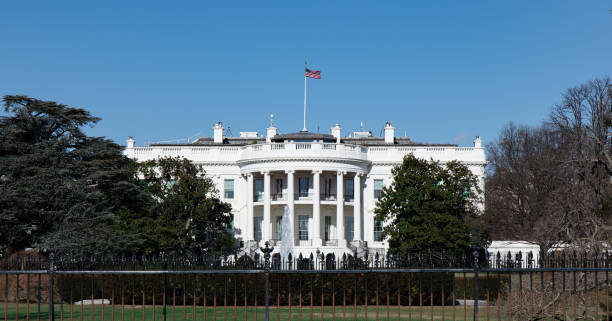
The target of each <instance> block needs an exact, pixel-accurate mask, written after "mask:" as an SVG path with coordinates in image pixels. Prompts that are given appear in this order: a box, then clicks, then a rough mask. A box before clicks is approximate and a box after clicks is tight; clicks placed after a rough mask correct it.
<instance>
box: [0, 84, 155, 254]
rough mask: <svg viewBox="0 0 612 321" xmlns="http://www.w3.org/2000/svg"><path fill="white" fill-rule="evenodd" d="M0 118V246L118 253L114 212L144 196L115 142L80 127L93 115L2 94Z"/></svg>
mask: <svg viewBox="0 0 612 321" xmlns="http://www.w3.org/2000/svg"><path fill="white" fill-rule="evenodd" d="M3 103H4V111H5V112H6V113H7V114H8V115H7V116H2V117H0V246H2V250H4V251H9V252H11V251H15V250H20V249H23V248H26V247H34V248H38V249H53V250H55V251H57V252H60V253H73V254H84V253H87V254H101V253H117V252H121V251H126V250H129V249H130V248H132V247H133V246H134V245H135V244H137V243H135V242H136V241H137V238H136V237H134V236H130V235H119V234H118V233H117V232H116V230H115V228H114V223H115V220H114V211H117V210H118V209H119V208H123V209H124V210H138V209H139V208H142V207H143V204H145V203H146V195H144V194H143V193H141V192H140V190H139V189H138V187H137V186H136V185H134V184H132V183H130V182H129V180H130V176H129V173H128V171H127V170H126V165H127V164H128V160H127V159H126V158H125V157H124V156H123V155H122V154H121V147H120V146H118V145H117V144H115V143H113V142H111V141H110V140H107V139H105V138H102V137H89V136H87V135H85V134H84V133H83V131H82V128H83V127H84V126H92V125H93V124H95V123H96V122H97V121H99V118H97V117H94V116H91V115H90V113H89V112H87V111H86V110H84V109H80V108H72V107H68V106H65V105H62V104H58V103H55V102H52V101H42V100H38V99H34V98H30V97H27V96H5V97H4V98H3Z"/></svg>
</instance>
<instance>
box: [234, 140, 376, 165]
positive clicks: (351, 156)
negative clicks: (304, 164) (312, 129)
mask: <svg viewBox="0 0 612 321" xmlns="http://www.w3.org/2000/svg"><path fill="white" fill-rule="evenodd" d="M367 154H368V153H367V148H366V147H363V146H358V145H350V144H335V143H320V142H308V143H298V142H285V143H267V144H255V145H248V146H244V147H242V149H241V154H240V161H239V162H250V161H254V160H260V159H275V158H279V159H281V158H282V159H286V158H296V157H299V158H301V157H312V158H323V159H325V158H332V159H347V160H359V161H367V159H368V157H367Z"/></svg>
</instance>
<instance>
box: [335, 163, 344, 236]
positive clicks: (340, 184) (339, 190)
mask: <svg viewBox="0 0 612 321" xmlns="http://www.w3.org/2000/svg"><path fill="white" fill-rule="evenodd" d="M336 195H337V197H336V199H337V203H336V239H338V246H346V239H345V238H344V172H342V171H338V175H336Z"/></svg>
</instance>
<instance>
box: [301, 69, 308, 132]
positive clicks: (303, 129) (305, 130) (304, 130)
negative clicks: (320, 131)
mask: <svg viewBox="0 0 612 321" xmlns="http://www.w3.org/2000/svg"><path fill="white" fill-rule="evenodd" d="M306 79H307V77H306V73H304V128H302V131H303V132H307V131H308V129H306Z"/></svg>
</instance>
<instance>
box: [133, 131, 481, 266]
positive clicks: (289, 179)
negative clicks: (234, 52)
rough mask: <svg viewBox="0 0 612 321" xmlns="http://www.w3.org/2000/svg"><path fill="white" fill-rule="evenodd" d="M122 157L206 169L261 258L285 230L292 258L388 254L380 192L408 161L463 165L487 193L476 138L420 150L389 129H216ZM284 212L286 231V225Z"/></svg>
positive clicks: (251, 248) (239, 233) (249, 248)
mask: <svg viewBox="0 0 612 321" xmlns="http://www.w3.org/2000/svg"><path fill="white" fill-rule="evenodd" d="M125 154H126V155H127V156H128V157H131V158H134V159H137V160H138V161H145V160H150V159H156V158H159V157H167V156H172V157H176V156H181V157H185V158H187V159H190V160H191V161H193V162H194V163H196V164H200V165H202V167H203V168H204V170H205V171H206V173H207V175H209V176H211V177H212V178H213V180H214V181H215V182H216V184H217V187H218V190H219V191H220V196H221V198H222V199H223V200H224V201H226V202H228V203H230V204H231V205H232V209H233V210H232V211H233V214H234V229H235V233H236V237H237V238H238V239H240V240H242V241H243V242H244V250H245V251H256V250H257V248H258V245H263V242H265V241H271V243H272V245H278V243H279V242H278V241H279V240H280V238H281V234H282V228H283V226H291V228H292V232H293V233H292V234H293V238H294V239H293V240H292V241H291V242H290V243H291V245H292V246H293V249H292V252H293V255H294V257H296V256H298V255H299V254H300V253H302V254H303V255H304V256H307V255H310V253H316V251H317V250H320V251H322V252H324V253H325V254H328V253H335V254H336V255H342V254H343V253H349V254H350V253H355V252H356V253H357V254H358V255H359V253H362V251H364V250H366V249H367V251H368V252H367V253H370V254H373V253H376V252H378V253H380V254H385V249H386V248H387V246H388V245H387V243H386V242H385V240H384V239H382V236H381V231H382V223H381V222H378V221H376V220H375V219H374V214H373V213H374V208H375V203H376V200H377V198H378V197H379V195H380V193H381V189H382V187H383V186H385V185H388V184H390V183H391V182H392V179H393V178H392V176H391V168H392V167H393V166H396V165H398V164H400V163H401V162H402V158H403V157H404V155H406V154H413V155H414V156H416V157H419V158H423V159H433V160H436V161H439V162H441V163H445V162H447V161H451V160H458V161H460V162H462V163H463V164H465V165H467V166H468V167H469V168H470V169H471V171H472V172H473V173H474V174H476V175H477V176H478V177H479V178H480V179H481V184H482V185H483V187H484V175H485V171H484V167H485V165H486V159H485V153H484V148H483V146H482V142H481V139H480V138H479V137H478V136H477V137H476V139H475V140H474V145H473V146H470V147H459V146H457V145H453V144H421V143H415V142H413V141H412V140H410V138H407V137H396V136H395V131H394V127H393V126H392V125H391V122H388V123H387V124H386V127H385V128H384V136H383V137H374V136H372V134H371V133H370V132H353V133H351V134H350V135H345V136H342V135H341V128H340V126H338V125H336V126H335V127H332V128H331V134H319V133H311V132H304V131H302V132H297V133H291V134H279V133H278V132H277V128H276V127H274V126H273V125H271V126H270V127H269V128H267V132H266V135H265V136H261V135H258V134H257V133H256V132H241V133H240V136H239V137H226V136H225V135H224V130H223V126H222V124H221V123H218V124H216V125H214V127H213V137H206V138H199V139H197V140H195V141H193V142H189V143H184V144H152V145H150V146H147V147H136V146H135V141H134V140H133V139H132V138H130V139H129V140H128V141H127V148H126V150H125ZM285 208H287V210H288V213H289V218H290V222H289V224H288V225H285V224H283V223H282V216H283V212H284V210H285ZM259 242H261V244H259ZM276 248H277V249H278V248H279V246H276Z"/></svg>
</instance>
